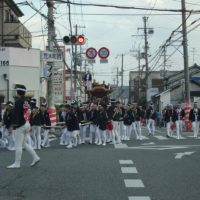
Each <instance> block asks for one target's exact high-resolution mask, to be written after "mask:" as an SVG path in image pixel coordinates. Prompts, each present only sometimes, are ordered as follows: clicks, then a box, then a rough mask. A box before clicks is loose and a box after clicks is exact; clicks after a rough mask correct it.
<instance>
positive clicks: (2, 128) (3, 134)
mask: <svg viewBox="0 0 200 200" xmlns="http://www.w3.org/2000/svg"><path fill="white" fill-rule="evenodd" d="M1 133H2V137H1V139H2V140H3V139H5V138H6V137H7V133H6V127H5V126H2V127H1Z"/></svg>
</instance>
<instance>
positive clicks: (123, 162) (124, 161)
mask: <svg viewBox="0 0 200 200" xmlns="http://www.w3.org/2000/svg"><path fill="white" fill-rule="evenodd" d="M119 164H121V165H132V164H133V161H132V160H119Z"/></svg>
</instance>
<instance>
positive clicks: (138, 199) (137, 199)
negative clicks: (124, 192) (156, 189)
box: [128, 196, 151, 200]
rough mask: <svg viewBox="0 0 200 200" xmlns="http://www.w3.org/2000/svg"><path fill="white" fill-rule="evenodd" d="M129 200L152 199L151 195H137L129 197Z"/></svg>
mask: <svg viewBox="0 0 200 200" xmlns="http://www.w3.org/2000/svg"><path fill="white" fill-rule="evenodd" d="M128 200H151V198H150V197H148V196H146V197H145V196H144V197H142V196H141V197H139V196H138V197H137V196H135V197H128Z"/></svg>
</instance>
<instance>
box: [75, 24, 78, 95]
mask: <svg viewBox="0 0 200 200" xmlns="http://www.w3.org/2000/svg"><path fill="white" fill-rule="evenodd" d="M77 34H78V25H77V24H76V25H75V35H77ZM76 79H77V45H75V52H74V95H75V96H76V90H77V80H76Z"/></svg>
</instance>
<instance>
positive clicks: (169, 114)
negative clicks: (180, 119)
mask: <svg viewBox="0 0 200 200" xmlns="http://www.w3.org/2000/svg"><path fill="white" fill-rule="evenodd" d="M173 112H174V110H173V105H171V104H170V105H167V107H166V112H165V115H164V118H165V122H166V128H167V135H166V137H167V138H169V137H170V136H172V133H173V130H172V125H173Z"/></svg>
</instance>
